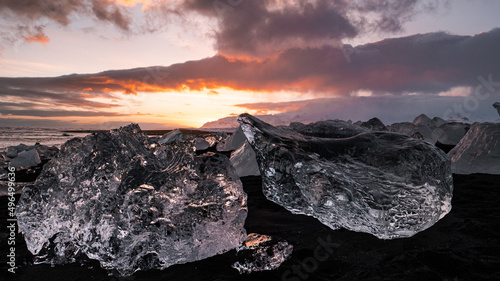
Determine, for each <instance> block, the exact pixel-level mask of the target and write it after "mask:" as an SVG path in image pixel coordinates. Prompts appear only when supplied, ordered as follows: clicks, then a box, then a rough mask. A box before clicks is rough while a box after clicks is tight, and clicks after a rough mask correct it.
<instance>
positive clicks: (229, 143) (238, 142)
mask: <svg viewBox="0 0 500 281" xmlns="http://www.w3.org/2000/svg"><path fill="white" fill-rule="evenodd" d="M245 141H246V138H245V135H244V134H243V132H242V131H241V128H240V127H238V128H237V129H236V131H235V132H234V133H233V134H232V135H231V136H230V137H228V138H227V139H226V140H225V141H224V142H223V143H219V144H218V145H217V151H233V150H236V149H238V148H240V147H241V146H242V145H243V144H244V143H245Z"/></svg>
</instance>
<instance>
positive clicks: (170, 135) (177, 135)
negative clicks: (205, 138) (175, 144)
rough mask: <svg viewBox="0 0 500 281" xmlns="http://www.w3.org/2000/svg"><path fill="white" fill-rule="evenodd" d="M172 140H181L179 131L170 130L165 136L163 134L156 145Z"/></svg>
mask: <svg viewBox="0 0 500 281" xmlns="http://www.w3.org/2000/svg"><path fill="white" fill-rule="evenodd" d="M174 140H179V141H181V140H182V132H181V131H180V130H179V129H175V130H172V131H170V132H168V133H166V134H164V135H163V136H162V137H161V138H160V139H159V140H158V143H160V144H166V143H169V142H172V141H174Z"/></svg>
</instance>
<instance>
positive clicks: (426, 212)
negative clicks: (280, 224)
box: [238, 114, 453, 239]
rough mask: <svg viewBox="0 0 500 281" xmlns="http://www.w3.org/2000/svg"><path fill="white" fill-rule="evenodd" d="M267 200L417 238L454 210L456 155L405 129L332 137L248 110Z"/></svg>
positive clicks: (352, 225)
mask: <svg viewBox="0 0 500 281" xmlns="http://www.w3.org/2000/svg"><path fill="white" fill-rule="evenodd" d="M238 121H239V122H240V124H241V128H242V130H243V132H244V133H245V135H246V137H247V139H248V141H249V143H250V144H251V145H252V147H253V148H254V151H255V154H256V157H257V162H258V163H259V167H260V172H261V175H262V180H263V193H264V195H265V196H266V197H267V199H269V200H271V201H273V202H275V203H277V204H279V205H281V206H283V207H284V208H286V209H287V210H289V211H291V212H292V213H295V214H305V215H309V216H313V217H315V218H317V219H318V220H319V221H321V222H322V223H323V224H325V225H327V226H329V227H330V228H332V229H338V228H340V227H344V228H347V229H350V230H354V231H361V232H367V233H371V234H373V235H375V236H376V237H378V238H382V239H392V238H400V237H409V236H412V235H414V234H416V233H417V232H419V231H422V230H424V229H426V228H428V227H430V226H432V225H433V224H434V223H436V222H437V221H438V220H439V219H441V218H442V217H443V216H444V215H446V214H447V213H448V212H449V211H450V209H451V198H452V192H453V181H452V175H451V169H450V161H449V159H448V158H447V156H446V154H444V153H443V152H442V151H441V150H440V149H439V148H437V147H435V146H433V145H431V144H429V143H426V142H422V141H420V140H417V139H414V138H410V137H407V136H404V135H401V134H394V133H385V132H376V133H363V134H359V135H356V136H353V137H350V138H341V139H326V138H316V137H311V136H303V135H301V134H298V133H289V132H288V131H286V130H281V129H277V128H276V127H273V126H271V125H269V124H267V123H264V122H262V121H260V120H258V119H257V118H255V117H253V116H251V115H248V114H243V115H240V116H239V119H238Z"/></svg>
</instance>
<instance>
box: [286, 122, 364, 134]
mask: <svg viewBox="0 0 500 281" xmlns="http://www.w3.org/2000/svg"><path fill="white" fill-rule="evenodd" d="M290 128H292V129H294V130H296V131H297V132H299V133H301V134H303V135H306V136H313V137H322V138H345V137H352V136H355V135H358V134H361V133H367V132H369V131H370V130H369V129H367V128H363V127H360V126H357V125H351V124H349V123H347V122H345V121H342V120H327V121H318V122H314V123H310V124H307V125H302V126H298V125H294V126H292V124H290Z"/></svg>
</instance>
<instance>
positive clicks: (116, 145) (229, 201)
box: [16, 125, 247, 276]
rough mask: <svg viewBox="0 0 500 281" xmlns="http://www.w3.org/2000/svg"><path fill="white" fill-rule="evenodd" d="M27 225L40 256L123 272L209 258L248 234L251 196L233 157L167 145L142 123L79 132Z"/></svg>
mask: <svg viewBox="0 0 500 281" xmlns="http://www.w3.org/2000/svg"><path fill="white" fill-rule="evenodd" d="M16 213H17V218H18V224H19V230H20V231H21V232H23V233H24V236H25V240H26V244H27V246H28V249H29V250H30V251H31V252H32V253H33V254H35V255H37V256H38V261H39V262H44V263H52V264H63V263H68V262H72V261H74V260H75V258H76V256H77V255H79V254H85V255H87V256H88V257H89V258H91V259H95V260H98V261H99V262H100V264H101V266H102V267H103V268H106V269H116V270H117V271H118V272H120V273H121V274H122V275H124V276H126V275H130V274H132V273H133V272H135V271H137V270H146V269H151V268H156V269H164V268H166V267H168V266H170V265H173V264H178V263H186V262H190V261H196V260H200V259H204V258H207V257H210V256H213V255H216V254H219V253H222V252H225V251H228V250H230V249H234V248H236V247H237V246H238V245H240V244H241V242H243V241H244V240H245V238H246V232H245V229H244V228H243V224H244V221H245V218H246V214H247V208H246V194H245V192H244V191H243V189H242V184H241V181H240V180H239V178H238V176H237V175H236V174H235V172H234V170H233V169H232V167H231V166H230V162H229V160H228V159H227V157H226V156H224V155H221V154H213V153H206V154H202V155H199V156H196V155H195V152H194V143H193V142H184V143H182V142H171V143H169V144H166V145H160V144H158V143H155V142H152V141H150V140H149V139H148V137H147V136H146V134H144V133H143V132H142V131H141V130H140V128H139V127H138V126H137V125H129V126H127V127H123V128H120V129H117V130H111V131H110V132H106V133H102V132H100V133H97V134H93V135H89V136H87V137H85V138H83V139H78V138H75V139H72V140H69V141H68V142H66V143H65V144H64V145H62V147H61V150H60V153H59V154H58V155H57V156H56V157H55V158H54V159H52V161H50V162H49V163H48V164H46V166H45V167H44V170H43V172H42V174H41V175H40V176H39V177H38V179H37V181H36V182H35V184H34V185H33V186H28V187H26V188H25V190H24V192H23V194H22V196H21V199H20V201H19V204H18V207H17V210H16Z"/></svg>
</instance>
